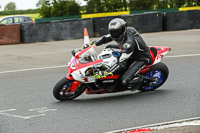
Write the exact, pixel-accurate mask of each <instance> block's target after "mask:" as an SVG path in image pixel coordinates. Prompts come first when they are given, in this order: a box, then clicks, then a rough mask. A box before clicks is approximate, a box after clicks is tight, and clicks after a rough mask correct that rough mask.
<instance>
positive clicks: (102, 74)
mask: <svg viewBox="0 0 200 133" xmlns="http://www.w3.org/2000/svg"><path fill="white" fill-rule="evenodd" d="M108 76H113V73H112V72H107V71H99V72H97V73H95V75H94V77H95V78H99V79H100V78H106V77H108Z"/></svg>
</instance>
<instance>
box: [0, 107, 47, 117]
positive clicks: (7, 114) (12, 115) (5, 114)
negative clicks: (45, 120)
mask: <svg viewBox="0 0 200 133" xmlns="http://www.w3.org/2000/svg"><path fill="white" fill-rule="evenodd" d="M15 110H16V109H15ZM9 111H14V110H9ZM0 115H4V116H10V117H14V118H21V119H30V118H33V117H39V116H44V115H46V114H39V115H31V116H20V115H14V114H9V113H0Z"/></svg>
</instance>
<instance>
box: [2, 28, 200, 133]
mask: <svg viewBox="0 0 200 133" xmlns="http://www.w3.org/2000/svg"><path fill="white" fill-rule="evenodd" d="M142 36H143V38H144V40H145V41H146V43H147V44H148V45H151V46H170V47H171V48H172V51H170V52H169V53H168V54H167V56H166V58H164V59H163V62H164V63H166V64H167V66H168V67H169V71H170V75H169V78H168V80H167V82H166V83H165V84H164V85H163V86H162V87H160V88H159V89H158V90H156V91H153V92H147V93H141V92H139V91H135V92H129V91H127V92H122V93H115V94H102V95H86V94H83V95H81V96H80V97H78V98H77V99H75V100H73V101H68V102H59V101H57V100H56V99H55V98H54V97H53V95H52V88H53V86H54V85H55V84H56V82H57V81H58V80H59V79H61V78H62V77H64V76H65V74H66V73H67V69H66V68H65V65H66V64H67V62H68V61H69V59H70V58H71V54H70V53H71V50H72V49H74V48H77V47H81V46H82V42H83V40H82V39H80V40H70V41H59V42H45V43H35V44H20V45H4V46H0V66H1V67H0V79H1V80H0V133H55V132H56V133H63V132H66V133H102V132H108V131H113V130H119V129H124V128H131V127H137V126H142V125H149V124H155V123H161V122H167V121H174V120H181V119H186V118H193V117H200V102H199V101H200V84H199V83H200V78H199V76H200V68H199V66H200V30H189V31H175V32H160V33H148V34H142ZM94 39H95V38H92V40H94ZM104 46H105V45H104ZM104 46H100V47H98V48H97V51H99V50H100V49H102V48H103V47H104Z"/></svg>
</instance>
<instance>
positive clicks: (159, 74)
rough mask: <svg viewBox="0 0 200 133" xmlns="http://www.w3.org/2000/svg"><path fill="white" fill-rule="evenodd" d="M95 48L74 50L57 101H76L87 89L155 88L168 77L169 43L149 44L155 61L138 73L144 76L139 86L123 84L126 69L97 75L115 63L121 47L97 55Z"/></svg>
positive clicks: (97, 91)
mask: <svg viewBox="0 0 200 133" xmlns="http://www.w3.org/2000/svg"><path fill="white" fill-rule="evenodd" d="M95 47H96V46H95V45H93V46H90V47H88V48H86V49H78V50H73V51H72V58H71V60H70V62H69V63H68V72H69V73H68V74H66V76H65V77H64V78H62V79H61V80H59V81H58V82H57V84H56V85H55V86H54V88H53V95H54V97H55V98H56V99H57V100H60V101H66V100H72V99H75V98H77V97H78V96H80V95H81V94H82V93H83V92H85V93H86V94H103V93H114V92H122V91H128V90H130V91H134V90H139V91H141V92H146V91H153V90H155V89H157V88H159V87H160V86H161V85H163V84H164V83H165V81H166V80H167V78H168V75H169V70H168V67H167V65H166V64H164V63H163V62H161V59H162V58H163V57H164V56H165V55H166V53H168V52H169V51H170V50H171V48H170V47H168V46H151V47H149V49H150V52H151V55H152V58H153V63H152V64H151V65H147V66H145V67H144V68H143V69H141V70H140V72H139V73H138V76H142V79H143V80H142V81H141V82H140V83H138V84H139V85H136V86H137V87H135V86H132V87H130V86H127V87H123V86H122V85H121V79H120V78H121V76H122V75H123V73H124V72H125V71H124V72H122V73H120V74H118V75H112V76H108V77H105V78H98V77H95V76H94V75H95V74H96V73H98V72H100V71H104V70H106V69H107V68H109V67H110V66H112V65H113V64H115V63H116V62H117V60H118V58H119V57H120V55H121V52H120V50H119V49H116V48H109V47H106V48H105V49H103V51H102V52H101V53H100V54H99V55H96V51H95ZM127 68H128V66H127Z"/></svg>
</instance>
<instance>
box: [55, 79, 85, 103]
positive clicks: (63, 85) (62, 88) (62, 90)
mask: <svg viewBox="0 0 200 133" xmlns="http://www.w3.org/2000/svg"><path fill="white" fill-rule="evenodd" d="M73 82H75V81H74V80H69V79H67V78H65V77H64V78H63V79H61V80H60V81H58V83H57V84H56V85H55V86H54V88H53V95H54V97H55V98H56V99H57V100H60V101H67V100H72V99H74V98H76V97H78V96H80V95H81V94H82V93H83V92H84V91H85V85H84V84H82V83H80V85H79V86H78V88H76V89H75V91H74V92H71V87H72V85H73Z"/></svg>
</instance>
